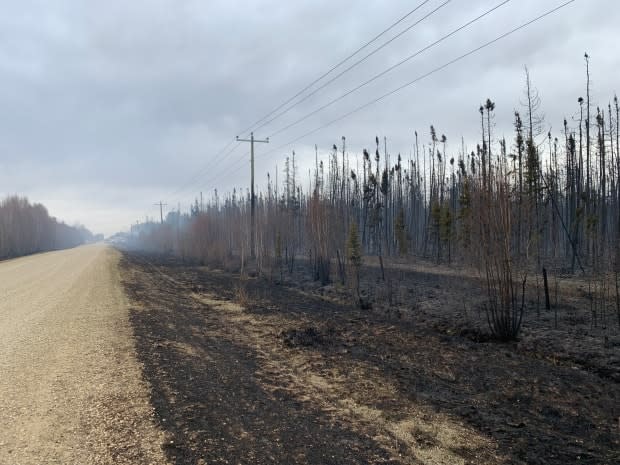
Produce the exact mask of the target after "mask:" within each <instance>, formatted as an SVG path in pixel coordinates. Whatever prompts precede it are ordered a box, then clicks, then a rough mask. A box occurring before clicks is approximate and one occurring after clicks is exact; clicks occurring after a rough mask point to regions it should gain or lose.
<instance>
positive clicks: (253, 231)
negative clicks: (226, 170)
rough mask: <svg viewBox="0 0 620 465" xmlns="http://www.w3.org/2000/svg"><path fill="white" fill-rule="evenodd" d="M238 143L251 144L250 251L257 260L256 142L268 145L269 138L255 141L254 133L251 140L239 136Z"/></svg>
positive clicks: (251, 134)
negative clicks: (255, 247) (255, 245)
mask: <svg viewBox="0 0 620 465" xmlns="http://www.w3.org/2000/svg"><path fill="white" fill-rule="evenodd" d="M237 141H238V142H249V143H250V183H251V184H250V205H251V207H250V216H251V217H250V221H251V223H250V224H251V231H250V250H251V256H252V258H255V256H256V254H255V252H254V244H255V240H256V223H255V216H254V209H255V204H256V197H255V196H254V142H260V143H263V144H268V143H269V137H267V138H266V139H265V140H257V139H254V133H253V132H251V133H250V138H249V139H239V136H237Z"/></svg>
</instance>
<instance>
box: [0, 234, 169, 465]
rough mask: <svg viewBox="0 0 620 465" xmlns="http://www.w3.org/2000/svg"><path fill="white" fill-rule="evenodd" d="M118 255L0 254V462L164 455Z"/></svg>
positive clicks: (88, 251)
mask: <svg viewBox="0 0 620 465" xmlns="http://www.w3.org/2000/svg"><path fill="white" fill-rule="evenodd" d="M118 259H119V254H118V252H116V251H115V250H113V249H111V248H108V247H106V246H103V245H91V246H86V247H79V248H76V249H71V250H65V251H60V252H52V253H46V254H39V255H33V256H29V257H24V258H20V259H16V260H9V261H5V262H0V464H3V465H4V464H7V465H8V464H11V465H26V464H37V465H38V464H161V463H166V461H165V459H164V456H163V452H162V449H161V445H162V442H163V441H164V437H163V433H162V432H161V431H160V430H158V429H157V427H156V425H155V422H154V419H153V415H154V413H153V410H152V408H151V407H150V403H149V389H148V386H147V385H146V383H145V382H144V380H143V378H142V370H141V367H140V365H139V364H138V362H137V359H136V355H135V348H134V342H133V337H132V330H131V327H130V325H129V323H128V309H127V302H126V299H125V296H124V294H123V291H122V288H121V286H120V281H119V279H120V278H119V274H118V269H117V263H118Z"/></svg>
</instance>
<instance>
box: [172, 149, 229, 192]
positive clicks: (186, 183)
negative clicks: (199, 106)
mask: <svg viewBox="0 0 620 465" xmlns="http://www.w3.org/2000/svg"><path fill="white" fill-rule="evenodd" d="M235 141H236V140H235V139H234V138H233V139H232V140H231V141H230V142H228V143H227V144H226V145H225V146H224V147H222V148H221V149H220V150H219V151H217V152H216V154H215V157H218V156H219V155H220V154H222V153H223V152H224V151H226V150H227V149H228V148H229V147H230V146H231V145H232V144H233V143H234V142H235ZM238 145H240V144H238ZM238 145H237V146H238ZM228 153H230V152H228ZM209 167H210V166H205V167H203V168H202V169H201V170H200V171H199V172H198V173H195V174H194V175H193V176H192V177H191V178H190V179H189V180H188V181H187V182H185V183H183V185H185V186H187V185H189V184H192V183H194V182H195V181H197V180H198V179H199V178H200V177H201V176H203V175H204V174H206V172H207V170H208V169H209ZM183 185H181V187H179V188H177V189H176V190H174V191H172V192H171V193H170V195H169V196H168V197H172V196H174V195H177V194H179V193H181V192H183V190H185V188H184V187H183Z"/></svg>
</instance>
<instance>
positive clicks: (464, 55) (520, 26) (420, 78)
mask: <svg viewBox="0 0 620 465" xmlns="http://www.w3.org/2000/svg"><path fill="white" fill-rule="evenodd" d="M574 2H575V0H568V1H566V2H564V3H562V4H560V5H558V6H556V7H554V8H552V9H550V10H548V11H546V12H544V13H542V14H541V15H539V16H537V17H535V18H533V19H531V20H529V21H527V22H525V23H523V24H521V25H519V26H517V27H515V28H513V29H511V30H510V31H508V32H506V33H503V34H501V35H499V36H498V37H495V38H494V39H492V40H490V41H488V42H485V43H484V44H482V45H480V46H478V47H476V48H474V49H472V50H470V51H469V52H466V53H464V54H462V55H459V56H458V57H456V58H454V59H452V60H450V61H448V62H446V63H444V64H443V65H441V66H439V67H437V68H434V69H433V70H431V71H429V72H427V73H425V74H423V75H420V76H418V77H417V78H416V79H413V80H411V81H409V82H407V83H405V84H403V85H401V86H399V87H397V88H395V89H393V90H391V91H389V92H387V93H385V94H383V95H381V96H379V97H377V98H375V99H372V100H370V101H368V102H366V103H365V104H363V105H361V106H358V107H356V108H354V109H353V110H351V111H349V112H347V113H345V114H343V115H341V116H339V117H338V118H335V119H333V120H331V121H329V122H328V123H325V124H323V125H321V126H319V127H317V128H314V129H312V130H311V131H308V132H306V133H304V134H302V135H300V136H298V137H296V138H294V139H292V140H290V141H288V142H286V143H284V144H282V145H279V146H277V147H275V148H274V149H272V150H269V151H267V152H264V153H263V154H262V155H264V156H268V155H271V154H273V153H274V152H276V151H279V150H281V149H283V148H285V147H287V146H289V145H291V144H294V143H295V142H298V141H300V140H302V139H304V138H306V137H308V136H310V135H312V134H314V133H316V132H318V131H320V130H322V129H325V128H327V127H329V126H331V125H333V124H335V123H337V122H339V121H341V120H343V119H345V118H347V117H349V116H351V115H353V114H355V113H358V112H360V111H361V110H363V109H365V108H368V107H369V106H371V105H374V104H375V103H378V102H380V101H382V100H384V99H386V98H388V97H390V96H392V95H394V94H396V93H398V92H400V91H402V90H403V89H405V88H407V87H410V86H412V85H414V84H416V83H417V82H419V81H421V80H423V79H425V78H427V77H429V76H431V75H433V74H436V73H438V72H439V71H442V70H443V69H445V68H447V67H449V66H451V65H453V64H455V63H457V62H459V61H462V60H464V59H465V58H467V57H469V56H471V55H473V54H475V53H477V52H479V51H481V50H483V49H485V48H488V47H490V46H491V45H493V44H495V43H497V42H499V41H501V40H502V39H504V38H506V37H508V36H510V35H512V34H514V33H516V32H518V31H520V30H522V29H525V28H526V27H528V26H530V25H532V24H533V23H536V22H538V21H540V20H542V19H544V18H545V17H547V16H549V15H551V14H553V13H555V12H557V11H559V10H561V9H563V8H565V7H567V6H568V5H570V4H572V3H574ZM499 6H501V5H499ZM230 172H231V171H230V170H229V171H226V172H220V174H219V176H220V177H221V176H222V174H229V173H230Z"/></svg>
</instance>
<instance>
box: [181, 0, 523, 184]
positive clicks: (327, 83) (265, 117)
mask: <svg viewBox="0 0 620 465" xmlns="http://www.w3.org/2000/svg"><path fill="white" fill-rule="evenodd" d="M429 1H430V0H426V1H424V2H422V3H420V4H419V5H418V6H417V7H416V8H414V9H413V10H411V11H409V12H408V13H407V14H406V15H404V16H403V17H401V18H400V19H399V20H398V21H396V22H395V23H393V24H392V25H391V26H390V27H388V28H387V29H385V30H384V31H382V32H381V33H379V34H378V35H376V36H375V37H374V38H372V39H371V40H370V41H368V42H366V43H365V44H364V45H362V46H361V47H360V48H358V49H357V50H356V51H355V52H353V53H352V54H350V55H349V56H348V57H346V58H345V59H344V60H341V61H340V62H339V63H338V64H336V65H335V66H333V67H332V68H331V69H330V70H328V71H327V72H326V73H324V74H323V75H321V76H320V77H319V78H317V79H315V80H314V81H312V82H311V83H310V84H308V85H307V86H306V87H305V88H303V89H302V90H301V91H299V92H298V93H297V94H295V95H294V96H293V97H291V98H290V99H288V100H287V101H286V102H284V103H282V104H281V105H279V106H278V107H277V108H275V109H274V110H272V111H271V112H270V113H268V114H267V115H265V116H264V117H263V118H261V119H260V120H258V121H257V122H256V123H254V124H253V125H251V126H248V127H247V128H246V129H244V130H243V131H241V133H245V132H246V131H247V130H249V129H251V128H253V127H254V126H255V125H256V124H260V123H261V121H264V120H265V119H267V118H269V116H271V115H273V114H274V113H275V112H277V111H278V110H279V109H281V108H282V107H284V106H285V105H287V104H288V103H290V102H291V101H293V100H294V99H295V98H296V97H298V96H299V95H301V94H303V93H304V92H305V91H306V90H308V89H309V88H311V87H312V86H313V85H314V84H316V83H317V82H319V81H320V80H322V79H323V78H325V77H326V76H328V75H329V74H331V73H332V72H333V71H334V70H336V69H337V68H338V67H339V66H341V65H342V64H344V63H345V62H346V61H348V60H349V59H351V58H352V57H353V56H355V55H356V54H358V53H359V52H360V51H362V50H363V49H364V48H366V47H368V45H370V44H372V43H373V42H375V41H376V40H377V39H378V38H380V37H381V36H382V35H385V34H386V33H387V32H389V31H390V30H391V29H393V28H394V27H396V26H397V25H398V24H400V23H401V22H402V21H403V20H405V19H406V18H407V17H409V16H411V15H412V14H413V13H415V12H416V11H418V10H419V9H420V8H421V7H422V6H424V5H425V4H427V3H428V2H429ZM451 1H452V0H445V1H444V2H443V3H441V4H440V5H439V6H438V7H436V8H435V9H433V10H432V11H430V12H429V13H427V14H426V15H425V16H423V17H422V18H421V19H419V20H418V21H416V22H415V23H413V24H411V25H409V26H408V27H407V28H405V29H404V30H403V31H401V32H399V33H398V34H397V35H395V36H394V37H392V38H391V39H389V40H388V41H386V42H384V43H383V44H381V45H380V46H379V47H377V48H375V49H374V50H372V51H371V52H370V53H368V54H366V55H365V56H364V57H362V58H361V59H359V60H358V61H356V62H355V63H353V64H352V65H350V66H349V67H347V68H346V69H344V70H343V71H341V72H340V73H338V74H337V75H336V76H334V77H333V78H332V79H330V80H329V81H327V82H326V83H324V84H322V85H321V86H320V87H318V88H317V89H315V90H313V91H312V92H311V93H310V94H308V95H306V96H305V97H303V98H302V99H300V100H299V101H297V102H295V103H294V104H293V105H291V106H289V107H288V108H286V109H285V110H284V111H283V112H281V113H279V114H277V115H276V116H274V117H273V118H271V119H269V120H268V121H265V122H263V123H262V124H260V126H258V127H257V128H256V129H260V128H262V127H264V126H265V125H267V124H269V123H271V122H272V121H274V120H275V119H277V118H279V117H280V116H282V115H284V114H286V113H288V111H290V110H291V109H292V108H294V107H295V106H297V105H299V104H300V103H302V102H304V101H306V100H307V99H308V98H310V97H312V96H313V95H315V94H316V93H317V92H319V91H320V90H322V89H324V88H325V87H327V86H328V85H329V84H331V83H332V82H334V81H335V80H337V79H338V78H340V77H341V76H343V75H344V74H345V73H347V72H349V71H351V70H352V69H353V68H355V67H356V66H358V65H359V64H361V63H363V62H364V61H365V60H367V59H368V58H370V57H371V56H373V55H374V54H376V53H377V52H379V51H380V50H382V49H383V48H385V47H386V46H388V45H389V44H390V43H392V42H394V41H395V40H396V39H398V38H399V37H401V36H402V35H404V34H405V33H406V32H409V31H410V30H411V29H413V28H414V27H415V26H417V25H419V24H420V23H421V22H422V21H424V20H425V19H427V18H429V17H430V16H432V15H434V14H435V13H436V12H437V11H439V10H440V9H441V8H443V7H444V6H446V5H447V4H448V3H450V2H451ZM508 1H511V0H506V2H508ZM388 71H389V70H388ZM388 71H386V73H387V72H388ZM378 77H379V76H377V77H376V78H375V79H377V78H378ZM364 85H366V84H364ZM343 98H344V97H343ZM333 103H335V102H332V103H330V105H331V104H333ZM327 106H329V105H327ZM310 116H311V115H310ZM295 124H297V122H296V123H293V124H292V125H291V126H293V125H295ZM286 129H288V127H287V128H286ZM283 130H284V129H282V130H279V131H278V132H277V133H278V134H279V133H280V132H282V131H283ZM270 137H271V136H270ZM229 153H230V152H229ZM203 174H204V173H203ZM200 176H202V174H198V175H197V177H200ZM183 190H185V189H183Z"/></svg>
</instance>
